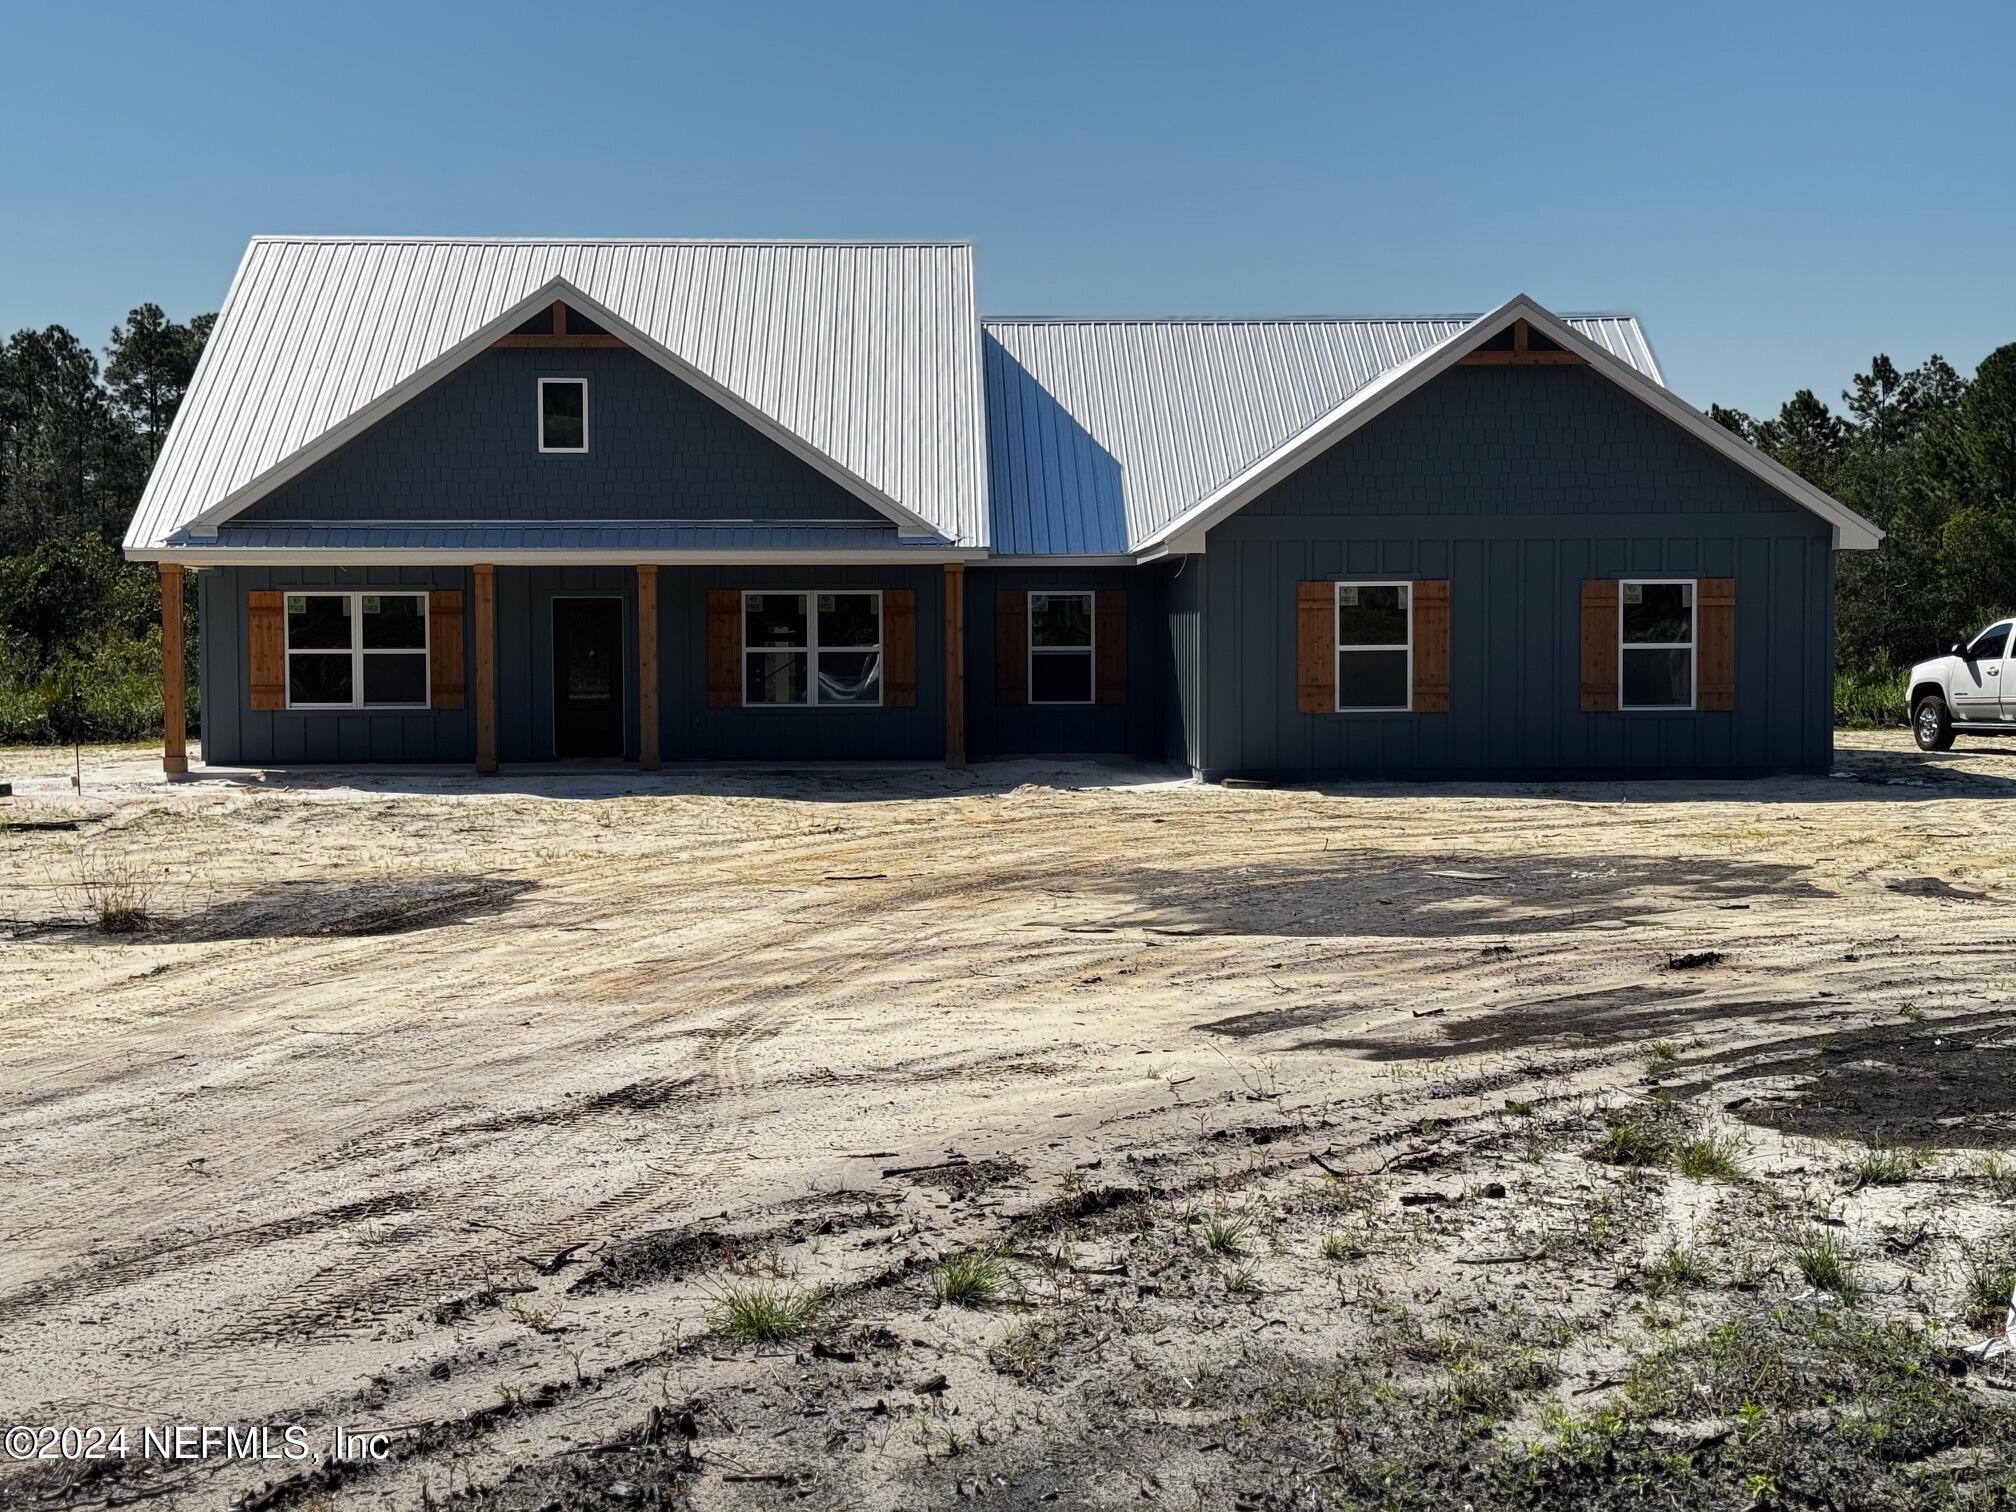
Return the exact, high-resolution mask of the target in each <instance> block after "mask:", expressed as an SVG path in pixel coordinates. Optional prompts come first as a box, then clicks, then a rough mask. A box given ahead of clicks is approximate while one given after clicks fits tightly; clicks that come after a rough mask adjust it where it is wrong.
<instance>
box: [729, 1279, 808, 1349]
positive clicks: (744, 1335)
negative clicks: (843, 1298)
mask: <svg viewBox="0 0 2016 1512" xmlns="http://www.w3.org/2000/svg"><path fill="white" fill-rule="evenodd" d="M818 1316H819V1299H818V1297H816V1296H814V1295H813V1294H812V1293H810V1292H801V1291H794V1290H792V1289H790V1288H789V1287H781V1286H764V1285H758V1286H746V1287H731V1288H730V1289H729V1290H728V1291H726V1292H724V1293H723V1294H722V1296H721V1300H720V1302H719V1303H718V1304H717V1305H716V1307H715V1309H714V1326H715V1327H716V1328H718V1329H720V1330H721V1332H723V1333H724V1334H726V1335H727V1336H728V1337H729V1338H731V1339H736V1340H739V1341H741V1342H742V1343H744V1344H776V1343H780V1342H782V1341H783V1340H786V1339H795V1338H797V1337H798V1336H799V1335H800V1334H802V1333H803V1332H805V1330H806V1329H808V1328H810V1327H811V1326H812V1324H813V1322H814V1320H816V1319H817V1318H818Z"/></svg>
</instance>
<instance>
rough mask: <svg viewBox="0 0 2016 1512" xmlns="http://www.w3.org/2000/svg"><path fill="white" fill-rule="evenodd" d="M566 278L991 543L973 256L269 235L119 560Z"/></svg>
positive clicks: (227, 307)
mask: <svg viewBox="0 0 2016 1512" xmlns="http://www.w3.org/2000/svg"><path fill="white" fill-rule="evenodd" d="M555 279H564V280H566V281H567V282H568V283H570V284H572V285H574V286H575V287H576V288H578V289H579V290H581V292H582V293H584V294H586V295H587V296H589V298H591V299H593V300H594V301H596V302H598V303H599V304H601V305H603V306H604V307H606V308H607V309H608V310H609V311H610V312H611V313H613V314H614V315H616V316H618V317H619V318H620V319H621V320H622V321H624V322H627V323H628V324H629V325H631V326H633V327H635V328H636V329H637V330H638V331H639V332H641V333H643V334H644V335H645V336H647V337H649V338H650V339H651V340H652V341H654V342H656V343H658V344H659V345H661V346H663V347H664V348H665V349H666V350H667V351H669V352H670V353H671V354H673V356H675V357H676V358H678V359H679V360H680V361H682V362H684V363H685V364H687V365H689V366H690V367H691V368H693V369H694V370H695V371H696V372H698V373H699V374H701V375H703V376H704V377H706V378H707V379H709V380H710V381H712V382H713V383H715V384H718V385H719V386H720V388H721V389H723V390H725V391H726V392H727V393H728V394H729V395H732V396H733V397H734V398H736V399H738V400H739V401H741V402H742V403H744V404H746V405H747V406H748V407H749V408H750V409H752V410H755V411H757V412H759V413H760V414H761V415H762V416H765V417H767V418H768V419H769V420H771V421H773V422H774V423H775V424H776V425H777V426H778V427H779V428H781V429H782V430H784V431H786V432H788V433H789V434H790V435H791V436H793V437H795V438H797V439H798V440H800V441H802V442H803V443H804V444H805V445H806V446H807V447H809V448H811V449H812V450H813V451H815V452H816V453H818V454H820V455H822V456H823V457H826V458H830V459H831V460H832V462H834V463H835V464H837V465H838V467H839V468H841V469H843V470H845V471H846V472H848V473H851V474H852V475H854V476H855V477H857V478H859V479H861V480H862V481H863V482H865V483H866V484H867V485H869V486H870V487H871V488H872V489H875V490H877V491H879V492H880V493H882V494H883V495H885V496H886V497H887V498H888V499H890V500H893V501H894V502H895V503H896V504H898V505H899V506H901V507H902V508H904V509H906V510H908V511H910V512H911V513H913V514H915V515H917V516H920V517H922V519H924V520H925V521H927V522H929V523H930V524H931V525H933V526H935V527H936V528H937V529H939V530H940V531H942V532H943V533H944V534H945V535H946V536H947V537H949V538H950V539H952V540H954V541H957V542H959V543H960V544H962V545H980V546H984V545H985V544H986V539H987V528H988V518H987V508H986V476H985V461H984V455H983V452H982V449H981V448H982V439H981V429H980V427H981V420H980V403H981V401H980V393H979V359H978V351H977V344H978V340H979V331H978V323H977V316H976V306H975V300H974V277H973V249H972V247H971V246H970V245H968V244H965V243H947V242H932V243H923V242H918V243H893V242H892V243H834V242H692V241H540V240H527V241H515V240H501V241H500V240H473V239H472V240H454V239H412V238H347V237H332V238H318V237H261V238H258V239H256V240H254V241H253V242H252V244H251V246H250V247H249V248H248V249H247V250H246V253H245V258H244V261H243V262H242V263H241V264H240V265H239V269H238V274H237V277H236V278H235V279H234V280H233V282H232V286H231V292H230V294H229V295H228V296H227V297H226V299H225V303H224V307H223V309H222V310H221V311H220V312H219V316H218V321H217V327H216V330H215V331H214V332H213V333H212V336H211V339H210V343H209V345H208V347H207V348H206V349H205V352H204V355H203V360H202V362H201V364H200V365H199V366H198V368H197V372H196V376H195V379H194V381H193V382H192V383H191V385H190V390H189V394H188V397H187V398H186V399H185V400H184V401H183V404H182V408H181V411H180V413H179V414H178V415H177V416H176V420H175V423H174V425H173V426H172V427H171V429H170V431H169V434H168V438H167V440H166V442H165V444H164V445H163V447H162V451H161V456H160V458H159V460H158V461H157V463H156V465H155V468H154V472H153V475H152V476H151V477H150V478H149V479H148V484H147V488H146V491H145V493H144V494H143V496H142V498H141V501H140V506H139V508H138V510H137V511H136V512H135V514H134V519H133V524H132V527H131V529H130V530H129V531H128V533H127V538H126V544H127V546H128V547H129V548H132V549H143V550H144V549H148V548H153V547H158V546H161V545H163V544H166V543H168V542H169V541H170V540H171V538H173V537H174V536H175V535H176V534H177V532H178V531H181V530H183V529H184V528H185V527H187V526H188V525H189V524H190V522H192V521H194V520H196V519H197V518H198V517H199V516H201V515H203V514H204V513H205V512H206V511H209V510H212V509H214V508H215V507H216V506H217V505H219V504H220V503H222V502H223V501H225V500H227V499H230V498H232V497H233V496H234V495H237V494H239V493H241V492H243V491H246V490H248V489H250V488H253V487H254V486H255V485H257V484H258V483H259V481H260V480H261V479H262V478H264V477H266V476H267V475H268V474H270V473H273V472H274V471H275V470H276V469H279V468H281V467H282V466H283V465H284V464H286V463H287V462H288V460H289V459H290V458H295V457H298V456H299V455H300V454H301V453H302V452H303V451H304V450H305V449H307V448H310V447H312V446H313V445H314V443H315V442H316V441H317V440H318V439H319V438H323V437H327V436H328V435H329V434H330V433H331V432H332V431H334V430H336V429H337V428H338V427H340V426H343V425H344V424H345V423H346V422H348V421H352V420H353V419H354V418H355V417H356V416H358V415H359V414H360V412H363V411H365V410H367V409H369V408H370V407H371V406H373V405H374V404H375V403H379V402H381V401H383V400H385V399H386V398H387V396H389V395H392V394H393V392H394V391H395V390H397V389H399V387H400V385H402V384H406V383H409V382H410V381H411V380H413V379H414V378H415V377H416V376H418V375H420V374H421V373H422V372H423V371H425V370H427V369H428V368H429V367H430V365H434V364H438V363H439V362H441V360H442V359H443V358H444V357H445V356H446V355H447V354H450V353H451V352H453V351H454V350H455V349H456V348H457V347H458V346H459V345H461V344H463V343H465V342H467V341H468V340H469V339H470V338H471V337H472V336H474V335H475V334H477V333H479V332H481V331H482V330H483V329H484V328H485V326H487V325H489V324H490V323H491V322H494V321H496V320H498V319H499V318H500V317H502V316H503V315H505V314H506V313H507V312H509V311H511V310H512V309H513V308H514V307H516V306H518V305H520V304H521V303H522V302H523V301H525V300H526V299H527V298H528V297H529V296H531V295H533V294H535V293H537V292H538V291H539V290H540V289H541V288H542V287H544V286H546V285H548V284H550V283H551V282H552V281H554V280H555Z"/></svg>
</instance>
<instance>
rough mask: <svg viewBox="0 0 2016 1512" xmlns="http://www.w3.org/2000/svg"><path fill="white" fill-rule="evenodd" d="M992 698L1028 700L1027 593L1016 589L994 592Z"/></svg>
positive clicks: (1013, 701)
mask: <svg viewBox="0 0 2016 1512" xmlns="http://www.w3.org/2000/svg"><path fill="white" fill-rule="evenodd" d="M994 701H995V702H996V703H998V704H1026V703H1027V702H1029V595H1028V594H1027V593H1025V592H1023V591H1022V590H1021V589H1020V588H1013V589H997V590H996V591H995V594H994Z"/></svg>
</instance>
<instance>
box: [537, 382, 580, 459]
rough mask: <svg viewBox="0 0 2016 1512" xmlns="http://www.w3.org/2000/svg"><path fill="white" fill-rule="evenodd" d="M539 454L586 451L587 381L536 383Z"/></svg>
mask: <svg viewBox="0 0 2016 1512" xmlns="http://www.w3.org/2000/svg"><path fill="white" fill-rule="evenodd" d="M539 450H541V451H542V452H585V451H586V450H588V380H587V379H586V378H541V379H540V380H539Z"/></svg>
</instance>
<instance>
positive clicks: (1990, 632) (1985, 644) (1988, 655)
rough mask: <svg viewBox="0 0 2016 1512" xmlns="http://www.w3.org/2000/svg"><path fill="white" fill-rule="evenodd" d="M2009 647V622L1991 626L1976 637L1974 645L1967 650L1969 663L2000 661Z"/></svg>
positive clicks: (2005, 621)
mask: <svg viewBox="0 0 2016 1512" xmlns="http://www.w3.org/2000/svg"><path fill="white" fill-rule="evenodd" d="M2008 645H2009V621H2007V620H2003V621H2002V622H2001V623H2000V624H1994V625H1990V626H1989V627H1988V628H1987V629H1986V630H1983V631H1982V632H1981V633H1980V634H1979V635H1977V636H1976V637H1974V644H1973V645H1971V646H1969V647H1968V648H1967V659H1968V660H1969V661H1999V660H2000V659H2001V656H2002V652H2003V651H2004V650H2005V649H2006V648H2007V647H2008Z"/></svg>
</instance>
